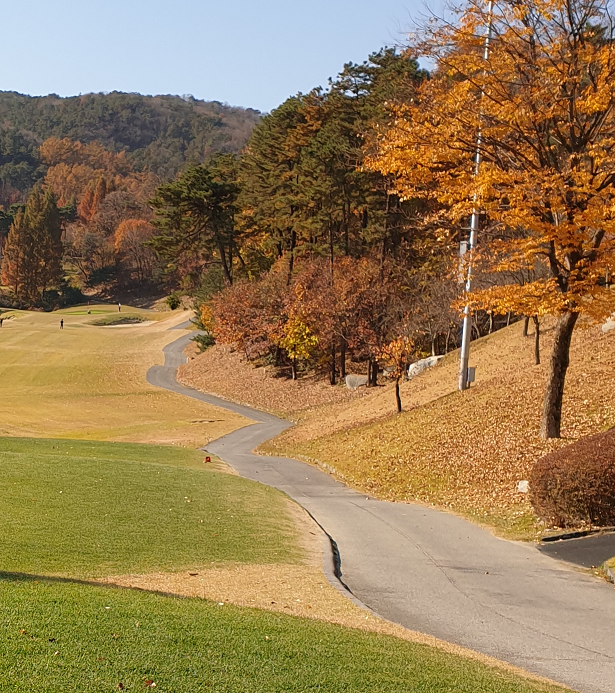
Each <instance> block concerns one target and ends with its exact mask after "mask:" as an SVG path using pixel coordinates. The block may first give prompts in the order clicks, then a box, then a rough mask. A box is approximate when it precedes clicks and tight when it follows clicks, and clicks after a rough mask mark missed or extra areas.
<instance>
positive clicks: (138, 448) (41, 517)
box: [0, 438, 302, 578]
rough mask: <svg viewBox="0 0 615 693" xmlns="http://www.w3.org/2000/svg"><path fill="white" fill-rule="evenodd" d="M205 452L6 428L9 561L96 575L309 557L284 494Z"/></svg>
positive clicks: (1, 497) (5, 559)
mask: <svg viewBox="0 0 615 693" xmlns="http://www.w3.org/2000/svg"><path fill="white" fill-rule="evenodd" d="M203 459H204V455H203V453H200V452H198V451H194V450H187V449H182V448H173V447H163V446H155V445H132V444H118V443H98V442H96V443H93V442H85V441H73V440H40V439H38V440H31V439H28V438H24V439H19V438H2V439H0V474H1V476H2V480H3V483H2V486H1V488H0V507H2V509H3V521H2V525H1V526H0V544H1V545H2V552H1V554H2V558H1V559H0V561H1V569H2V570H3V571H8V572H25V573H29V574H33V575H63V576H70V577H79V578H85V577H101V576H107V575H119V574H122V573H149V572H151V571H153V570H164V571H176V570H184V569H187V568H193V567H203V566H206V565H210V564H223V563H229V562H237V563H251V564H254V563H265V564H266V563H285V562H286V563H295V562H297V561H299V560H300V559H301V556H302V553H301V551H300V549H299V548H298V546H299V542H298V536H297V534H298V533H297V528H296V526H295V524H294V522H293V520H292V518H291V516H290V515H289V513H288V511H287V509H286V501H285V499H284V496H283V495H282V494H280V493H278V492H277V491H275V490H273V489H270V488H269V487H267V486H263V485H260V484H255V483H253V482H250V481H248V480H246V479H242V478H241V477H237V476H233V475H230V474H223V473H220V472H217V471H212V470H211V468H210V465H206V464H204V463H203Z"/></svg>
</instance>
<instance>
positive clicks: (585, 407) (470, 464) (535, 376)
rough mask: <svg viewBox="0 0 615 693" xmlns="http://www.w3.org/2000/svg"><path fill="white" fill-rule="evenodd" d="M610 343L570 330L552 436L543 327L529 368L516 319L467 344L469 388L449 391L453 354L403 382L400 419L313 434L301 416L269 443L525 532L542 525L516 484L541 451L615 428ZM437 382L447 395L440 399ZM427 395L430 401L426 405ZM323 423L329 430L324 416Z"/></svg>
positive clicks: (383, 493) (392, 492)
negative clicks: (545, 422)
mask: <svg viewBox="0 0 615 693" xmlns="http://www.w3.org/2000/svg"><path fill="white" fill-rule="evenodd" d="M614 342H615V333H608V334H606V335H603V334H602V333H601V332H600V330H599V329H597V328H591V329H585V330H583V329H580V330H577V332H576V335H575V337H574V340H573V346H572V351H571V367H570V370H569V372H568V378H567V386H566V393H565V399H564V411H563V439H562V440H560V441H549V442H545V441H542V440H541V439H540V438H539V437H538V430H539V423H540V411H541V403H542V396H543V391H544V384H545V377H546V366H545V365H544V364H545V363H547V362H548V355H549V349H550V346H551V334H550V332H549V331H548V330H547V331H546V332H545V336H544V338H543V340H542V348H543V365H541V366H534V365H533V364H532V348H533V344H532V338H529V339H523V338H522V337H521V326H520V325H515V326H513V327H511V328H510V330H509V331H502V332H500V333H498V334H495V335H492V336H490V337H489V338H486V339H485V340H482V342H479V343H477V344H476V345H475V348H474V350H473V355H472V363H473V364H476V366H477V369H478V371H477V372H478V373H479V381H478V383H477V385H476V387H474V388H473V389H471V390H470V391H468V392H466V393H463V394H460V393H457V392H456V390H455V387H456V365H457V364H456V359H446V360H445V362H444V364H443V366H439V367H437V368H436V369H433V370H432V371H430V372H428V373H425V374H424V375H423V376H420V377H419V378H417V379H416V380H415V381H411V382H410V383H408V384H407V385H406V386H405V388H404V393H403V394H404V396H403V399H404V401H405V404H406V406H407V405H408V403H411V404H414V403H415V402H416V403H417V404H415V408H414V409H412V410H411V411H409V412H407V413H405V414H403V415H402V416H400V417H397V416H392V417H388V418H386V419H382V420H380V421H378V422H376V423H372V424H367V425H365V423H364V422H365V419H364V418H359V421H358V423H359V424H363V425H355V426H351V425H350V426H346V427H345V428H344V429H343V430H339V431H338V432H337V433H335V434H333V435H331V434H329V435H327V436H324V437H323V436H320V435H318V434H316V435H314V433H315V431H316V426H315V425H314V424H315V423H316V422H315V421H307V422H306V424H305V426H304V427H303V430H301V429H302V425H301V424H300V425H299V427H298V428H297V430H291V431H289V432H288V433H286V434H284V435H283V436H281V437H280V438H279V439H278V440H277V441H275V442H274V444H273V445H271V446H269V449H275V451H277V452H280V453H282V452H283V453H285V454H294V455H300V456H302V457H303V458H304V459H308V460H311V461H313V462H316V463H319V464H321V465H322V466H323V467H324V468H325V469H327V470H328V471H330V472H332V473H334V474H336V475H338V476H339V477H340V478H342V479H343V480H345V481H346V482H347V483H349V484H351V485H353V486H355V487H356V488H359V489H361V490H363V491H366V492H369V493H371V494H373V495H375V496H378V497H380V498H386V499H391V500H400V501H418V502H421V503H426V504H433V505H435V506H437V507H441V508H446V509H449V510H452V511H454V512H459V513H462V514H465V515H469V516H471V517H473V518H474V519H476V520H478V521H481V522H484V523H485V524H487V525H490V526H492V527H494V528H496V529H497V530H499V531H500V532H502V533H503V534H505V535H507V536H511V537H517V538H532V537H534V536H536V534H537V533H539V532H541V531H543V530H544V527H540V525H538V524H537V522H536V520H535V517H534V514H533V512H532V509H531V507H530V505H529V502H528V500H527V495H525V494H521V493H519V492H518V491H517V482H518V481H520V480H525V479H527V478H528V476H529V472H530V469H531V468H532V466H533V464H534V463H535V461H536V460H537V459H538V458H539V457H540V456H542V455H543V454H545V453H547V452H549V451H550V450H553V449H555V448H557V447H560V446H562V445H565V444H568V443H570V442H572V441H574V440H577V439H578V438H579V437H582V436H585V435H589V434H591V433H596V432H598V431H601V430H604V429H605V428H608V427H610V426H613V425H615V406H614V401H613V386H614V378H613V376H614V375H615V353H614V350H613V345H614ZM445 384H447V386H448V391H449V394H448V395H447V396H442V395H441V393H442V389H443V387H444V385H445ZM389 389H390V388H387V394H388V395H389V397H390V398H391V400H392V393H391V392H388V390H389ZM430 393H431V394H433V395H434V398H433V399H432V400H431V401H427V402H425V399H426V397H428V396H429V394H430ZM367 403H368V401H367V400H365V401H364V402H363V403H362V405H363V406H365V405H367ZM393 406H394V404H393V401H391V403H390V409H391V410H392V409H393ZM378 415H380V416H381V415H382V413H381V410H379V411H378ZM374 418H375V417H374ZM323 425H324V421H321V429H320V430H322V426H323ZM326 426H327V429H328V430H331V427H330V424H329V422H328V421H327V423H326ZM306 431H307V432H308V433H309V434H311V435H306Z"/></svg>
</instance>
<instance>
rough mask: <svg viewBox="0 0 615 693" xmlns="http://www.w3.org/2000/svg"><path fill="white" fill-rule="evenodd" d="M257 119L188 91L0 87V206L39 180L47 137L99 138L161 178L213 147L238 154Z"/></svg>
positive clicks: (20, 196)
mask: <svg viewBox="0 0 615 693" xmlns="http://www.w3.org/2000/svg"><path fill="white" fill-rule="evenodd" d="M259 118H260V114H259V113H258V111H255V110H252V109H244V108H236V107H232V106H228V105H225V104H221V103H219V102H217V101H212V102H207V101H200V100H198V99H194V98H193V97H191V96H186V97H179V96H142V95H140V94H124V93H120V92H113V93H111V94H85V95H83V96H73V97H68V98H60V97H59V96H56V95H54V94H51V95H49V96H27V95H24V94H18V93H16V92H0V204H1V205H4V206H7V205H10V204H11V203H13V202H16V201H23V196H24V195H25V194H26V193H27V192H28V190H29V189H30V188H31V187H32V186H33V185H34V183H36V182H37V181H38V180H41V179H42V178H43V177H44V175H45V172H46V170H47V166H46V163H45V161H44V160H43V159H42V158H41V156H40V153H39V147H40V146H41V145H42V144H43V142H45V141H46V140H47V139H49V138H55V139H64V138H68V139H70V140H73V141H79V142H81V143H83V144H90V143H92V142H98V143H100V144H101V145H102V146H103V147H104V148H105V149H107V150H109V151H111V152H114V153H119V152H125V153H126V158H127V160H128V161H129V162H130V164H131V165H132V167H133V168H134V169H135V170H137V171H142V170H147V171H150V172H151V173H153V174H155V175H156V176H158V177H159V178H160V179H161V180H166V179H169V178H173V177H174V176H175V175H176V174H177V173H178V172H179V171H181V170H182V169H183V168H184V166H185V165H186V164H187V163H192V164H197V163H201V162H203V161H205V160H206V159H207V158H208V157H209V156H211V154H212V153H214V152H218V151H225V152H239V151H241V149H242V147H243V146H244V145H245V143H246V141H247V140H248V138H249V136H250V133H251V131H252V128H253V126H254V124H255V123H257V122H258V120H259Z"/></svg>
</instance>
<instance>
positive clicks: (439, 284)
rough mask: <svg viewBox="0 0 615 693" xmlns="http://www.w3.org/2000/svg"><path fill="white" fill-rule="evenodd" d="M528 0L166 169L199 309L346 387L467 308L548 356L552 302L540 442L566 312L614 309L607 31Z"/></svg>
mask: <svg viewBox="0 0 615 693" xmlns="http://www.w3.org/2000/svg"><path fill="white" fill-rule="evenodd" d="M526 5H527V6H526ZM526 5H524V8H525V9H524V10H523V11H520V10H519V9H518V8H517V7H516V6H515V7H512V6H511V7H509V6H506V5H503V6H501V7H500V6H496V7H494V8H493V9H492V10H489V9H488V8H486V7H483V5H482V4H481V3H474V2H472V1H470V2H469V3H467V4H466V5H465V6H464V7H463V8H462V9H461V10H460V13H459V17H458V20H457V21H456V22H455V23H452V24H449V23H446V22H438V21H436V20H434V22H433V23H430V24H429V25H428V26H427V27H425V30H424V31H422V32H419V33H418V34H417V37H416V39H413V44H412V45H411V46H410V47H409V49H408V50H407V51H405V52H402V53H397V52H395V51H392V50H383V51H381V52H380V53H378V54H375V55H372V56H370V59H369V60H368V61H367V62H365V63H364V64H361V65H353V64H348V65H346V66H345V68H344V70H343V72H342V73H340V74H339V75H338V76H337V77H336V78H335V79H334V80H332V81H331V83H330V84H329V86H328V88H327V89H315V90H313V91H312V92H310V93H309V94H306V95H298V96H297V97H294V98H291V99H288V100H287V101H286V102H285V103H284V104H282V105H281V106H280V107H279V108H277V109H276V110H274V111H273V112H272V113H271V114H269V115H268V116H266V117H265V118H264V119H263V120H262V121H261V122H260V123H259V124H258V125H257V127H256V128H255V130H254V132H253V135H252V137H251V139H250V141H249V143H248V146H247V148H246V150H245V151H244V153H243V155H242V156H241V158H240V159H239V160H237V163H236V165H235V166H234V167H233V166H224V167H221V166H220V165H219V163H218V162H215V163H213V164H211V165H210V166H209V167H207V166H206V167H201V170H200V171H199V172H198V175H197V173H196V172H195V171H192V172H190V173H188V172H185V173H184V174H182V175H181V176H180V177H179V178H178V179H177V180H176V181H175V182H174V183H172V184H169V185H168V186H166V187H164V186H163V188H161V189H160V191H159V195H158V196H157V198H156V199H155V200H154V207H155V209H156V218H155V220H154V225H155V226H157V228H158V229H159V234H158V235H157V236H155V238H154V240H153V244H154V247H155V248H156V250H157V252H158V253H159V255H160V256H161V257H164V258H166V259H167V267H168V268H169V270H170V272H171V274H174V275H175V281H176V282H178V283H179V284H181V285H182V286H183V287H184V289H185V290H187V291H189V292H191V293H194V294H195V295H196V296H197V298H198V300H199V302H200V303H201V305H203V306H204V307H203V309H202V311H201V312H202V314H203V316H204V317H203V319H202V323H203V326H204V327H206V328H207V329H209V330H210V331H211V332H213V334H214V335H215V336H216V338H217V339H218V340H219V341H221V342H222V343H226V344H230V345H232V346H233V347H234V348H236V349H238V350H241V351H243V352H244V353H245V355H246V357H247V358H248V359H252V360H256V361H258V360H263V359H265V360H266V359H270V360H273V362H275V363H276V364H277V365H279V366H286V367H287V369H288V373H289V376H290V377H293V378H296V377H298V375H300V374H301V372H302V371H307V370H314V369H315V370H316V371H320V372H321V373H322V374H323V375H324V374H325V373H328V378H329V382H330V383H331V385H334V384H335V383H336V382H337V379H338V377H343V376H344V374H345V372H346V366H347V361H348V360H349V359H351V360H352V361H354V362H355V363H359V364H364V368H365V370H366V372H367V376H368V381H369V383H370V384H372V385H375V384H376V382H377V376H378V372H379V370H380V369H381V368H382V367H383V366H384V367H386V368H387V369H388V372H389V373H390V374H393V375H394V377H395V378H396V379H397V378H398V376H399V374H400V373H403V370H404V368H403V365H404V364H403V362H405V363H407V362H408V361H410V360H412V359H415V358H418V357H420V356H423V355H426V354H429V353H430V352H431V353H432V354H436V353H445V352H446V351H447V350H448V349H449V348H450V347H451V346H454V345H455V343H456V340H457V338H458V330H459V310H460V308H461V307H463V306H464V305H469V306H470V308H471V316H472V332H473V333H474V336H475V337H480V336H481V335H482V334H485V333H486V332H490V331H492V330H493V329H494V328H496V327H498V325H499V326H501V325H502V324H503V323H502V320H504V321H505V324H507V323H509V322H510V321H511V320H517V319H521V318H525V325H526V329H527V325H528V322H529V321H530V320H532V321H533V322H534V325H535V327H536V330H535V331H536V340H535V346H536V348H535V359H536V362H537V363H538V362H539V361H540V349H539V346H540V338H539V337H540V335H539V332H540V321H541V319H542V318H543V317H545V316H552V317H554V318H555V319H556V326H555V338H554V340H553V342H552V345H551V353H550V358H549V366H548V369H547V378H546V388H545V396H544V401H543V407H542V423H541V437H542V438H545V439H548V438H559V437H560V435H561V416H562V402H563V393H564V386H565V380H566V373H567V369H568V366H569V361H570V344H571V337H572V334H573V331H574V328H575V325H576V324H577V323H583V324H587V323H592V322H593V323H600V322H601V321H603V320H605V319H606V318H607V317H608V316H609V315H610V314H611V313H612V312H613V310H614V309H615V292H613V291H612V289H611V277H612V275H613V271H614V270H615V242H614V241H615V236H614V231H613V224H614V217H613V205H612V199H613V194H614V193H615V164H614V160H613V157H612V148H613V143H614V142H615V115H614V114H615V108H614V106H615V89H614V88H613V84H614V83H615V73H614V70H615V67H614V66H615V43H614V41H613V33H614V29H613V24H612V22H611V20H610V14H609V9H608V6H607V4H605V2H602V0H600V1H598V2H594V1H589V2H585V0H569V1H568V2H566V3H563V4H562V3H560V2H556V1H555V0H534V1H533V2H531V3H528V4H526ZM488 31H489V32H490V33H491V37H492V38H493V42H492V44H491V46H490V50H489V51H485V38H486V35H487V32H488ZM417 55H428V56H430V57H431V58H432V60H433V62H434V64H435V66H436V67H435V69H434V71H433V73H432V74H431V75H429V76H428V75H427V74H426V73H425V72H423V71H421V70H420V69H419V67H418V63H417V61H416V59H415V57H414V56H417ZM477 143H478V144H477ZM477 146H479V148H480V149H479V153H478V154H477ZM477 161H478V162H480V166H478V164H477ZM471 218H472V219H473V220H475V221H476V220H477V221H478V227H479V228H478V231H479V237H480V243H479V246H478V247H477V248H474V247H473V246H472V243H471V244H470V247H469V250H470V252H469V253H468V252H466V253H465V254H462V256H461V258H460V257H459V254H458V248H459V247H460V246H461V247H462V248H466V249H467V248H468V243H467V241H468V231H469V227H470V219H471ZM473 223H474V222H473ZM471 238H473V236H472V237H471ZM180 257H181V262H178V263H176V264H173V261H172V258H175V259H177V258H180ZM468 259H470V260H472V265H471V266H470V264H468ZM468 273H469V274H470V276H471V278H472V290H471V291H470V292H469V293H464V286H463V284H462V283H461V281H460V280H461V278H463V280H464V283H465V277H467V276H468ZM466 291H467V289H466ZM397 406H398V410H401V407H402V404H401V402H400V401H399V398H398V401H397Z"/></svg>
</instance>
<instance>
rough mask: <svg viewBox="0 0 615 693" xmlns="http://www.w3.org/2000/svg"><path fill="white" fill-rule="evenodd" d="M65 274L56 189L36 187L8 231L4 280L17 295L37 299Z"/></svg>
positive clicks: (28, 299) (4, 259) (32, 299)
mask: <svg viewBox="0 0 615 693" xmlns="http://www.w3.org/2000/svg"><path fill="white" fill-rule="evenodd" d="M61 278H62V221H61V217H60V212H59V210H58V206H57V204H56V201H55V196H54V194H53V191H52V190H51V189H50V188H48V189H47V190H45V191H43V190H42V189H41V188H40V187H35V188H34V189H33V190H32V192H31V193H30V197H29V198H28V202H27V204H26V206H25V209H24V210H23V211H20V212H19V213H18V214H17V216H16V218H15V220H14V222H13V224H12V226H11V228H10V230H9V233H8V237H7V239H6V243H5V246H4V257H3V260H2V283H3V284H5V285H7V286H10V287H11V288H12V289H13V291H14V293H15V295H16V296H17V297H18V298H20V299H22V300H24V301H26V302H28V303H36V302H37V301H38V300H39V299H40V298H41V297H42V295H43V294H44V292H45V290H46V289H48V288H50V287H51V286H53V285H55V284H57V283H58V282H59V281H60V280H61Z"/></svg>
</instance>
